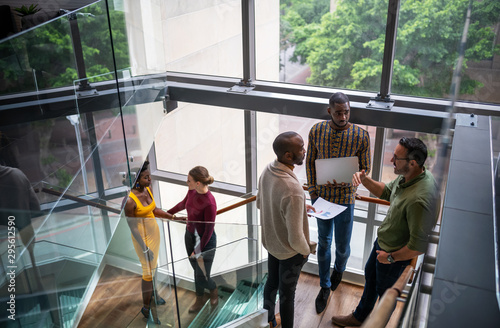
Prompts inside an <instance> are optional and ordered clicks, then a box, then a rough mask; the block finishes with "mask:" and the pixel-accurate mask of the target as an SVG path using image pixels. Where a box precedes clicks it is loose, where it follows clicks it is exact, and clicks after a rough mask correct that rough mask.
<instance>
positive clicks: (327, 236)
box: [317, 204, 354, 288]
mask: <svg viewBox="0 0 500 328" xmlns="http://www.w3.org/2000/svg"><path fill="white" fill-rule="evenodd" d="M342 206H346V207H347V208H346V209H345V210H344V211H343V212H342V213H340V214H339V215H337V216H336V217H334V218H333V219H330V220H321V219H317V221H318V251H317V257H318V268H319V284H320V286H321V287H324V288H330V286H331V282H330V263H331V261H332V250H331V248H332V233H333V231H335V265H334V269H335V271H337V272H344V271H345V266H346V263H347V260H348V259H349V255H350V254H351V245H350V244H351V234H352V218H353V216H354V204H345V205H342ZM334 228H335V230H334Z"/></svg>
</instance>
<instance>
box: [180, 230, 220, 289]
mask: <svg viewBox="0 0 500 328" xmlns="http://www.w3.org/2000/svg"><path fill="white" fill-rule="evenodd" d="M184 241H185V243H186V251H187V254H188V256H190V255H191V254H192V253H193V251H194V246H195V245H196V237H195V235H194V234H193V233H191V232H189V231H187V230H186V233H185V235H184ZM216 246H217V236H216V235H215V231H214V232H213V233H212V237H210V240H209V241H208V243H207V244H206V245H205V248H204V249H203V251H202V253H201V256H202V258H203V264H204V265H205V271H206V273H207V275H206V276H205V274H203V271H202V270H201V269H200V266H199V265H198V262H197V260H196V259H193V258H189V262H190V263H191V266H192V267H193V269H194V285H195V287H196V295H198V296H202V295H203V293H204V292H205V288H206V289H208V290H214V289H215V288H217V285H216V284H215V281H213V280H212V278H210V270H211V269H212V263H213V262H214V256H215V247H216Z"/></svg>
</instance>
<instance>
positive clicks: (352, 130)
mask: <svg viewBox="0 0 500 328" xmlns="http://www.w3.org/2000/svg"><path fill="white" fill-rule="evenodd" d="M329 104H330V106H329V107H328V114H329V115H330V116H331V118H332V119H331V120H329V121H323V122H319V123H317V124H315V125H313V127H312V128H311V131H310V132H309V145H308V147H307V158H306V171H307V183H308V185H309V195H310V196H311V200H312V202H313V203H314V201H316V199H317V198H318V197H322V198H324V199H325V200H327V201H329V202H332V203H336V204H339V205H342V206H346V207H347V209H346V210H344V211H343V212H342V213H340V214H339V215H337V216H336V217H334V218H333V219H330V220H322V219H317V223H318V251H317V256H318V267H319V278H320V286H321V290H320V292H319V294H318V296H317V297H316V312H317V313H321V312H323V310H324V309H325V307H326V304H327V302H328V298H329V296H330V289H331V290H332V291H334V290H335V289H336V288H337V287H338V285H339V283H340V281H341V280H342V274H343V272H344V270H345V267H346V263H347V259H348V258H349V255H350V253H351V247H350V242H351V233H352V222H353V215H354V196H355V194H356V189H357V187H354V186H352V185H351V184H344V183H342V184H337V183H336V181H335V180H333V179H332V181H331V182H332V183H328V184H326V185H317V184H316V166H315V160H316V159H322V158H337V157H349V156H358V159H359V170H360V171H361V170H365V172H369V171H370V137H369V135H368V132H366V131H365V130H363V129H362V128H360V127H359V126H356V125H354V124H351V123H349V114H350V109H351V107H350V104H349V98H347V96H346V95H345V94H343V93H342V92H337V93H334V94H333V95H332V96H331V97H330V103H329ZM334 228H335V229H334ZM333 231H335V265H334V267H333V272H332V274H331V276H330V263H331V245H332V234H333Z"/></svg>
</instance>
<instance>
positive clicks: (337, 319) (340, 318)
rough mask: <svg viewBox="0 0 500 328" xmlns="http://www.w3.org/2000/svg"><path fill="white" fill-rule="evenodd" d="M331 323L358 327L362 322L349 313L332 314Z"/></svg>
mask: <svg viewBox="0 0 500 328" xmlns="http://www.w3.org/2000/svg"><path fill="white" fill-rule="evenodd" d="M332 323H333V324H334V325H337V326H340V327H347V326H349V327H359V326H361V324H362V322H361V321H359V320H358V319H356V318H355V317H354V314H352V313H351V314H349V315H334V316H333V317H332Z"/></svg>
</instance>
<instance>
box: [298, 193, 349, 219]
mask: <svg viewBox="0 0 500 328" xmlns="http://www.w3.org/2000/svg"><path fill="white" fill-rule="evenodd" d="M313 207H314V209H315V210H316V212H308V213H307V214H309V215H311V216H315V217H317V218H318V219H322V220H329V219H331V218H334V217H336V216H337V215H339V214H340V213H342V212H343V211H344V210H345V209H346V208H347V207H345V206H342V205H338V204H335V203H330V202H329V201H327V200H325V199H324V198H321V197H319V198H318V199H317V200H316V201H315V202H314V205H313Z"/></svg>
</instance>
